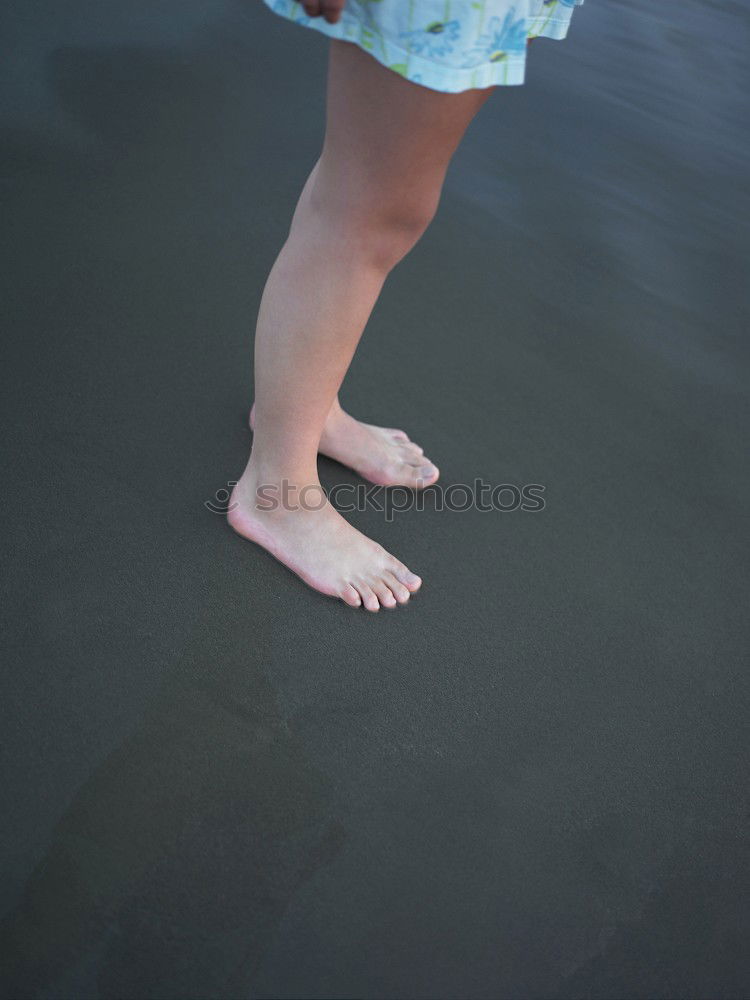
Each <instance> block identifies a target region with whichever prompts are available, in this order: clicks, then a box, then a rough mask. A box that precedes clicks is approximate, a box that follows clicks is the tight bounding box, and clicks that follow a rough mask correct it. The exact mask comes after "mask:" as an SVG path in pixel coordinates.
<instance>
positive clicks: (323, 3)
mask: <svg viewBox="0 0 750 1000" xmlns="http://www.w3.org/2000/svg"><path fill="white" fill-rule="evenodd" d="M299 2H300V3H301V4H302V6H303V7H304V9H305V13H306V14H308V15H309V16H310V17H321V16H323V17H324V18H325V19H326V21H328V23H329V24H336V22H337V21H338V20H339V18H340V17H341V11H342V10H343V9H344V4H345V3H346V0H299Z"/></svg>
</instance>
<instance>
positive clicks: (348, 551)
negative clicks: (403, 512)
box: [227, 463, 422, 611]
mask: <svg viewBox="0 0 750 1000" xmlns="http://www.w3.org/2000/svg"><path fill="white" fill-rule="evenodd" d="M251 465H252V463H251ZM251 465H249V466H248V468H247V469H246V470H245V472H244V474H243V476H242V478H241V479H240V481H239V482H238V483H237V485H236V486H235V487H234V489H233V491H232V496H231V497H230V501H229V512H228V514H227V520H228V521H229V524H230V525H231V526H232V528H234V530H235V531H236V532H238V533H239V534H240V535H242V536H243V537H245V538H248V539H250V541H251V542H256V543H257V544H258V545H261V546H262V547H263V548H264V549H266V550H267V551H268V552H270V553H271V555H272V556H275V557H276V559H278V560H279V562H282V563H284V565H285V566H288V567H289V569H291V570H292V571H293V572H295V573H296V574H297V576H299V577H301V578H302V579H303V580H304V581H305V583H307V584H309V585H310V586H311V587H313V588H314V589H315V590H319V591H320V592H321V593H323V594H330V595H331V596H332V597H340V598H341V600H342V601H344V602H345V603H346V604H349V605H351V607H353V608H357V607H359V606H360V605H364V607H365V608H367V610H368V611H378V610H379V609H380V607H381V606H382V607H384V608H394V607H395V606H396V604H397V603H398V604H405V603H406V602H407V601H408V600H409V598H410V596H411V595H412V594H413V593H415V592H416V591H417V590H419V588H420V586H421V584H422V581H421V580H420V578H419V577H418V576H416V575H415V574H414V573H412V572H410V571H409V570H408V569H407V568H406V566H404V564H403V563H402V562H399V560H398V559H396V558H394V556H392V555H391V554H390V553H389V552H386V550H385V549H384V548H383V547H382V546H381V545H378V543H377V542H374V541H372V539H370V538H367V536H366V535H363V534H362V533H361V532H359V531H357V529H356V528H353V527H352V526H351V525H350V524H349V523H348V522H347V521H345V520H344V518H343V517H342V516H341V515H340V514H339V513H338V511H337V510H335V509H334V508H333V507H332V506H331V504H330V503H329V502H328V500H327V499H326V496H325V493H324V492H323V488H322V487H321V486H320V484H319V483H311V484H310V485H309V486H307V487H305V491H304V493H303V495H302V496H300V490H299V489H295V490H293V491H290V493H289V497H288V502H287V503H284V504H281V503H274V502H273V501H272V502H271V503H269V501H268V499H267V498H268V497H270V496H273V497H274V498H276V497H278V496H280V493H279V492H278V491H277V490H275V489H273V488H269V486H268V485H265V486H264V484H263V482H262V481H261V480H260V478H259V477H258V476H257V475H256V474H255V472H254V470H253V469H252V468H251ZM301 501H303V502H301ZM272 506H273V507H274V508H275V509H268V508H269V507H272ZM294 507H296V509H292V508H294Z"/></svg>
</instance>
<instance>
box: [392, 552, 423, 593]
mask: <svg viewBox="0 0 750 1000" xmlns="http://www.w3.org/2000/svg"><path fill="white" fill-rule="evenodd" d="M391 572H392V573H393V575H394V576H395V577H396V579H397V580H400V581H401V583H403V585H404V586H405V587H407V588H408V590H409V591H410V592H411V593H412V594H414V593H415V592H416V591H417V590H419V588H420V587H421V586H422V580H421V578H420V577H418V576H417V574H416V573H412V571H411V570H410V569H407V567H406V566H404V564H403V563H400V562H398V561H397V560H396V561H395V564H394V565H393V566H392V567H391Z"/></svg>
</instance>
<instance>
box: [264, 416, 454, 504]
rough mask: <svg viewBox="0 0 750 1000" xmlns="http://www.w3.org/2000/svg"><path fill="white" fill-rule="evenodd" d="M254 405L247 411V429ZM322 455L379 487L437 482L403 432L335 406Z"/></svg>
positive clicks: (434, 471)
mask: <svg viewBox="0 0 750 1000" xmlns="http://www.w3.org/2000/svg"><path fill="white" fill-rule="evenodd" d="M254 416H255V405H253V407H252V409H251V410H250V427H251V428H252V426H253V423H254ZM319 451H320V453H321V455H326V456H327V457H328V458H333V459H335V460H336V461H337V462H341V464H342V465H346V466H347V467H348V468H350V469H354V471H355V472H357V473H359V475H360V476H362V478H363V479H367V480H369V481H370V482H371V483H376V484H377V485H378V486H408V487H410V488H411V489H415V490H418V489H422V488H423V487H425V486H432V484H433V483H435V482H437V479H438V476H439V475H440V470H439V469H438V468H437V466H435V465H434V464H433V463H432V462H431V461H430V460H429V459H428V458H425V455H424V452H423V451H422V449H421V448H420V447H419V445H418V444H415V443H414V442H413V441H410V440H409V436H408V434H406V433H405V432H404V431H399V430H395V429H394V428H392V427H376V426H375V425H374V424H364V423H362V421H361V420H355V419H354V417H352V416H350V415H349V414H348V413H345V412H344V411H343V410H342V409H341V407H340V406H339V405H338V403H336V404H334V406H333V408H332V409H331V412H330V413H329V415H328V419H327V420H326V425H325V427H324V429H323V435H322V437H321V439H320V448H319Z"/></svg>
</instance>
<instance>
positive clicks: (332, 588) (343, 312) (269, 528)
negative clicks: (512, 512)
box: [228, 40, 493, 611]
mask: <svg viewBox="0 0 750 1000" xmlns="http://www.w3.org/2000/svg"><path fill="white" fill-rule="evenodd" d="M492 89H493V88H491V87H489V88H485V89H483V90H465V91H462V92H460V93H442V92H439V91H436V90H431V89H428V88H427V87H422V86H419V85H418V84H415V83H412V82H409V81H407V80H405V79H403V78H402V77H401V76H399V75H398V74H396V73H394V72H392V71H390V70H389V69H386V68H384V67H383V66H381V65H380V64H379V63H378V62H376V61H375V60H374V59H373V58H372V57H371V56H370V55H368V54H367V53H366V52H364V51H363V50H362V49H360V48H359V47H358V46H357V45H355V44H353V43H351V42H347V41H341V40H332V41H331V42H330V59H329V71H328V96H327V114H326V132H325V139H324V143H323V149H322V152H321V155H320V158H319V160H318V162H317V163H316V164H315V166H314V168H313V170H312V172H311V174H310V176H309V177H308V179H307V182H306V183H305V186H304V188H303V191H302V194H301V195H300V198H299V201H298V203H297V207H296V210H295V213H294V217H293V220H292V225H291V228H290V232H289V236H288V238H287V240H286V242H285V244H284V246H283V248H282V250H281V252H280V253H279V256H278V258H277V260H276V262H275V264H274V266H273V268H272V269H271V273H270V275H269V277H268V280H267V282H266V286H265V289H264V291H263V296H262V299H261V304H260V310H259V314H258V323H257V329H256V338H255V403H254V407H253V414H252V424H253V429H254V434H253V445H252V451H251V455H250V459H249V461H248V464H247V468H246V469H245V471H244V473H243V475H242V477H241V479H240V480H239V482H238V483H237V485H236V487H235V488H234V491H233V493H232V497H231V501H230V505H229V506H230V509H229V514H228V519H229V522H230V524H231V526H232V527H233V528H234V529H235V530H236V531H238V532H239V533H240V534H242V535H244V536H245V537H246V538H249V539H250V540H252V541H254V542H256V543H258V544H260V545H262V546H263V547H264V548H266V549H267V550H268V551H269V552H271V554H272V555H274V556H275V557H276V558H277V559H279V560H280V561H281V562H283V563H284V564H285V565H287V566H288V567H289V568H290V569H292V570H293V571H294V572H296V573H297V574H298V575H299V576H300V577H301V578H302V579H303V580H304V581H305V582H306V583H308V584H309V585H310V586H312V587H314V588H315V589H317V590H319V591H321V592H322V593H325V594H329V595H332V596H336V597H340V598H341V599H342V600H344V601H345V602H346V603H347V604H350V605H352V606H353V607H358V606H360V605H363V606H364V607H365V608H367V609H368V610H371V611H376V610H378V608H380V607H381V606H383V607H394V606H395V605H396V604H397V603H404V602H405V601H407V600H408V599H409V597H410V595H411V594H412V593H413V592H415V591H416V590H417V589H418V588H419V586H420V584H421V580H420V579H419V577H418V576H416V575H415V574H413V573H412V572H411V571H410V570H409V569H408V568H407V567H406V566H405V565H404V564H403V563H402V562H400V560H398V559H397V558H396V557H394V556H392V555H391V554H390V553H388V552H387V551H386V550H385V549H383V548H382V546H380V545H378V544H377V543H376V542H374V541H372V540H371V539H369V538H367V537H366V536H365V535H363V534H361V533H360V532H359V531H357V530H356V529H355V528H354V527H352V526H351V525H350V524H349V523H348V522H347V521H346V520H345V519H344V518H343V517H342V516H341V515H340V514H339V513H338V512H337V511H336V510H335V509H334V508H333V506H332V505H331V504H330V503H329V502H328V501H327V499H326V497H325V494H324V492H323V489H322V487H321V485H320V482H319V479H318V473H317V454H318V451H319V450H321V451H323V452H324V453H325V454H328V455H330V456H331V457H333V458H336V459H337V460H339V461H341V462H344V463H345V464H347V465H349V466H351V467H352V468H354V469H356V470H357V471H359V472H360V473H361V474H362V475H364V476H365V477H366V478H368V479H370V480H372V481H373V482H380V483H382V484H384V485H396V484H399V485H405V486H411V487H413V488H420V487H423V486H425V485H429V484H431V483H433V482H435V480H436V479H437V476H438V470H437V468H436V467H435V466H434V465H433V464H432V463H431V462H430V461H429V460H427V459H426V458H425V457H424V455H423V454H422V451H421V449H420V448H419V447H418V446H417V445H415V444H413V442H410V441H409V439H408V438H407V436H406V435H405V434H404V433H403V432H401V431H397V430H395V429H391V428H378V427H372V426H370V425H367V424H361V423H360V422H359V421H356V420H355V419H354V418H353V417H351V416H349V415H348V414H346V413H344V411H343V410H342V409H341V407H340V406H339V404H338V398H337V396H338V391H339V387H340V385H341V382H342V380H343V378H344V375H345V374H346V371H347V369H348V367H349V364H350V362H351V359H352V356H353V354H354V351H355V349H356V347H357V344H358V342H359V339H360V337H361V335H362V332H363V330H364V327H365V324H366V323H367V320H368V317H369V315H370V313H371V311H372V308H373V306H374V304H375V302H376V300H377V298H378V295H379V294H380V290H381V288H382V286H383V283H384V281H385V279H386V277H387V275H388V273H389V272H390V271H391V269H392V268H393V267H394V266H395V265H396V264H397V263H398V262H399V261H400V260H401V259H402V258H403V257H404V256H405V255H406V254H407V253H408V252H409V250H411V248H412V247H413V246H414V245H415V244H416V242H417V241H418V240H419V238H420V236H421V235H422V233H423V232H424V231H425V229H426V228H427V226H428V225H429V223H430V221H431V219H432V218H433V216H434V214H435V211H436V209H437V206H438V202H439V199H440V192H441V189H442V184H443V180H444V177H445V172H446V170H447V167H448V164H449V162H450V159H451V156H452V155H453V152H454V151H455V149H456V147H457V146H458V144H459V142H460V140H461V138H462V136H463V134H464V131H465V130H466V127H467V126H468V124H469V122H470V121H471V119H472V118H473V117H474V115H475V114H476V112H477V111H478V109H479V108H480V107H481V105H482V104H483V103H484V101H485V100H486V99H487V97H488V96H489V94H490V93H491V91H492Z"/></svg>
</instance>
